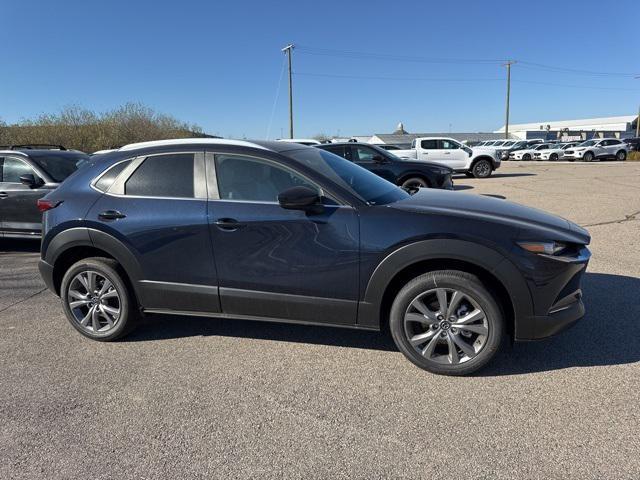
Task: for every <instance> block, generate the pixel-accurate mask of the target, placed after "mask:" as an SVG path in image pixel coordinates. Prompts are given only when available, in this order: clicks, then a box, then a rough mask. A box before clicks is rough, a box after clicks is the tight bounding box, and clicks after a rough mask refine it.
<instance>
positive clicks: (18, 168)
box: [0, 157, 35, 183]
mask: <svg viewBox="0 0 640 480" xmlns="http://www.w3.org/2000/svg"><path fill="white" fill-rule="evenodd" d="M29 174H32V175H35V172H34V171H33V169H32V168H31V167H30V166H29V165H27V164H26V163H25V162H23V161H22V160H18V159H17V158H11V157H5V159H4V162H3V163H2V174H1V175H0V181H1V182H4V183H20V177H21V176H22V175H29Z"/></svg>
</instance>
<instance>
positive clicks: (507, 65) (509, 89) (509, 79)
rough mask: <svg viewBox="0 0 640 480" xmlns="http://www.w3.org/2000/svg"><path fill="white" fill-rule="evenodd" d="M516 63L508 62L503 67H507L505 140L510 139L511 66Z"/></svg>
mask: <svg viewBox="0 0 640 480" xmlns="http://www.w3.org/2000/svg"><path fill="white" fill-rule="evenodd" d="M514 63H516V62H515V61H514V60H508V61H507V63H505V64H503V66H506V67H507V115H506V121H505V127H504V138H505V139H506V140H508V139H509V102H510V97H511V65H513V64H514Z"/></svg>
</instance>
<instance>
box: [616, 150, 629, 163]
mask: <svg viewBox="0 0 640 480" xmlns="http://www.w3.org/2000/svg"><path fill="white" fill-rule="evenodd" d="M626 159H627V151H626V150H620V151H619V152H618V153H616V160H618V161H619V162H624V161H625V160H626Z"/></svg>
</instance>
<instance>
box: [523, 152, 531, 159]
mask: <svg viewBox="0 0 640 480" xmlns="http://www.w3.org/2000/svg"><path fill="white" fill-rule="evenodd" d="M522 160H531V154H529V153H525V154H524V155H522Z"/></svg>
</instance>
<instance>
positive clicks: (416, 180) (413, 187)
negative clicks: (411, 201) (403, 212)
mask: <svg viewBox="0 0 640 480" xmlns="http://www.w3.org/2000/svg"><path fill="white" fill-rule="evenodd" d="M400 186H401V187H402V188H403V189H404V190H406V191H407V192H409V193H415V192H416V191H417V190H418V189H419V188H429V182H427V181H426V180H425V179H424V178H422V177H411V178H407V179H406V180H404V181H403V182H402V184H401V185H400Z"/></svg>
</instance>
